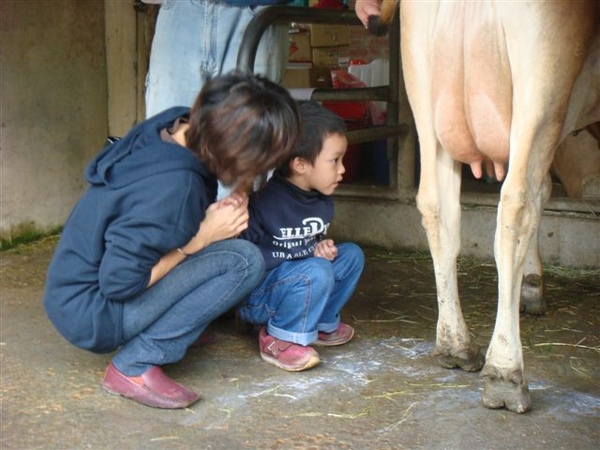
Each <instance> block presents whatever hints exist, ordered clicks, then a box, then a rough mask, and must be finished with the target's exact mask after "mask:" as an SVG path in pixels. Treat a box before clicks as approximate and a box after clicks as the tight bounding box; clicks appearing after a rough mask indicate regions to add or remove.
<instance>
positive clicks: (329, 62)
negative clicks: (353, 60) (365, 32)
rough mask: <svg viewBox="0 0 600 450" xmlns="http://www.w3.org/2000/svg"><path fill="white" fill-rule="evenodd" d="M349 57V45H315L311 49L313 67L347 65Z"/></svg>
mask: <svg viewBox="0 0 600 450" xmlns="http://www.w3.org/2000/svg"><path fill="white" fill-rule="evenodd" d="M349 59H350V46H348V45H345V46H340V47H316V48H313V49H312V62H313V66H315V67H329V68H335V67H347V66H348V60H349Z"/></svg>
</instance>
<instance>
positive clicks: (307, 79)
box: [281, 66, 332, 89]
mask: <svg viewBox="0 0 600 450" xmlns="http://www.w3.org/2000/svg"><path fill="white" fill-rule="evenodd" d="M281 84H282V85H283V86H284V87H285V88H287V89H304V88H321V89H325V88H327V89H331V87H332V83H331V70H330V69H328V68H323V67H312V68H301V67H298V68H297V67H289V66H288V67H287V68H286V70H285V72H284V74H283V81H282V83H281Z"/></svg>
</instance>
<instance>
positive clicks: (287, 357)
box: [258, 327, 320, 372]
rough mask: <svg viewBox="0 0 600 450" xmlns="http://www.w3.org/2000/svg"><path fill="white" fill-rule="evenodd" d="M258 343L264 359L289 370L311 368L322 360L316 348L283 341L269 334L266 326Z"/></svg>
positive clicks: (262, 329) (259, 335)
mask: <svg viewBox="0 0 600 450" xmlns="http://www.w3.org/2000/svg"><path fill="white" fill-rule="evenodd" d="M258 343H259V347H260V357H261V358H262V359H263V360H264V361H266V362H268V363H271V364H273V365H275V366H277V367H279V368H280V369H283V370H287V371H289V372H299V371H301V370H306V369H310V368H311V367H314V366H316V365H317V364H319V361H320V360H319V354H318V353H317V351H316V350H315V349H314V348H312V347H308V346H303V345H298V344H294V343H293V342H286V341H281V340H279V339H277V338H274V337H273V336H271V335H269V334H267V331H266V328H265V327H262V328H261V330H260V332H259V334H258Z"/></svg>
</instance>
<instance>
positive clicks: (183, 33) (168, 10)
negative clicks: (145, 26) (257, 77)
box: [146, 0, 216, 117]
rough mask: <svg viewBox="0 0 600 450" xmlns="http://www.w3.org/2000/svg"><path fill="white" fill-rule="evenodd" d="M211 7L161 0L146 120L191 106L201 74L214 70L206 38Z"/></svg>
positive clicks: (189, 0)
mask: <svg viewBox="0 0 600 450" xmlns="http://www.w3.org/2000/svg"><path fill="white" fill-rule="evenodd" d="M213 7H214V3H213V4H211V3H210V2H205V1H195V0H164V2H163V4H162V5H161V7H160V10H159V13H158V18H157V21H156V28H155V31H154V37H153V40H152V47H151V51H150V65H149V69H148V75H147V77H146V117H151V116H153V115H155V114H158V113H159V112H162V111H164V110H165V109H167V108H170V107H172V106H192V104H193V102H194V100H195V99H196V96H197V95H198V92H199V91H200V88H201V87H202V85H203V84H204V79H203V73H204V72H205V71H207V70H210V68H211V66H212V70H214V68H215V67H216V63H215V61H214V58H213V57H212V55H211V53H210V52H211V42H210V39H209V37H210V22H209V19H210V17H211V15H212V9H213Z"/></svg>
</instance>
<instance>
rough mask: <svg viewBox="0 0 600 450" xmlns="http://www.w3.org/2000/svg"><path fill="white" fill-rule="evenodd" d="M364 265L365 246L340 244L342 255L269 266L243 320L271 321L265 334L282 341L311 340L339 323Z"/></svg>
mask: <svg viewBox="0 0 600 450" xmlns="http://www.w3.org/2000/svg"><path fill="white" fill-rule="evenodd" d="M364 265H365V257H364V254H363V251H362V250H361V248H360V247H359V246H358V245H356V244H354V243H351V242H347V243H343V244H340V245H338V256H337V258H335V260H333V262H332V261H329V260H327V259H325V258H318V257H312V258H306V259H300V260H295V261H286V262H283V263H281V264H280V265H279V266H277V267H276V268H274V269H272V270H269V271H268V272H267V273H266V275H265V277H264V279H263V280H262V282H261V283H260V284H259V285H258V286H257V287H256V289H254V290H253V291H252V293H251V294H250V295H249V296H248V298H247V299H246V300H245V301H244V302H243V303H242V304H241V305H240V307H239V313H240V316H241V318H242V319H244V320H246V321H248V322H250V323H253V324H255V325H265V324H266V325H267V333H268V334H270V335H271V336H273V337H276V338H277V339H281V340H282V341H287V342H294V343H296V344H300V345H309V344H311V343H313V342H315V341H316V340H317V337H318V332H319V331H322V332H325V333H331V332H333V331H335V330H337V328H338V326H339V325H340V311H341V310H342V308H343V307H344V305H345V304H346V303H347V302H348V300H349V299H350V297H351V295H352V294H353V293H354V290H355V289H356V284H357V283H358V279H359V278H360V275H361V274H362V271H363V268H364Z"/></svg>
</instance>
